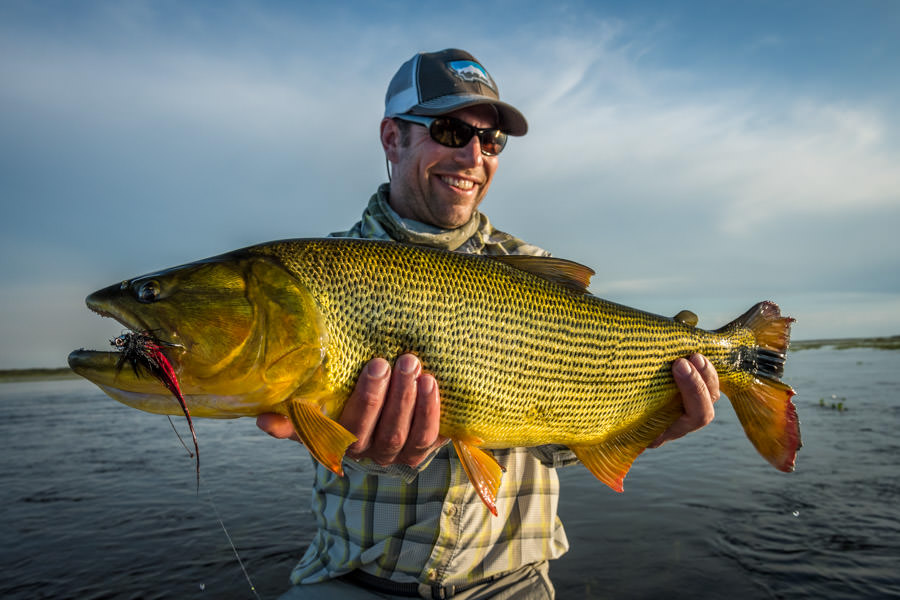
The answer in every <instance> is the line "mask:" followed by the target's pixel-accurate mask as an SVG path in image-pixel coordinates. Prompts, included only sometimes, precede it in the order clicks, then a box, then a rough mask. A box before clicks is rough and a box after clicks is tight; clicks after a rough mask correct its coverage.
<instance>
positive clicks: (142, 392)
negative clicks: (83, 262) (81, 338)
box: [68, 350, 274, 419]
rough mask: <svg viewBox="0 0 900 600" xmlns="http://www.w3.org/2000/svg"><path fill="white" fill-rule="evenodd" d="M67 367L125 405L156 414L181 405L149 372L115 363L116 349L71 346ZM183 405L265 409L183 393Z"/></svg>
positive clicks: (233, 412)
mask: <svg viewBox="0 0 900 600" xmlns="http://www.w3.org/2000/svg"><path fill="white" fill-rule="evenodd" d="M68 361H69V367H70V368H71V369H72V371H74V372H75V373H76V374H77V375H80V376H81V377H84V378H85V379H87V380H88V381H90V382H91V383H93V384H94V385H96V386H97V387H99V388H100V389H101V390H102V391H103V392H104V393H105V394H106V395H107V396H109V397H110V398H112V399H114V400H116V401H118V402H121V403H122V404H124V405H126V406H130V407H132V408H136V409H138V410H142V411H144V412H148V413H153V414H157V415H181V414H182V409H181V406H180V405H179V404H178V401H177V400H176V399H175V398H174V397H173V396H172V394H171V393H170V392H169V391H168V390H167V389H166V388H165V387H164V386H163V385H161V384H160V382H159V381H158V380H157V379H156V378H154V377H153V376H151V375H149V374H147V373H141V372H140V371H139V372H138V373H135V372H134V370H132V369H131V367H129V366H127V365H126V366H123V367H121V368H120V367H119V353H118V352H100V351H97V350H75V351H73V352H71V353H70V354H69V358H68ZM184 401H185V405H186V406H187V407H188V409H189V410H190V412H191V415H193V416H195V417H206V418H212V419H231V418H236V417H244V416H255V415H258V414H260V413H262V412H266V410H274V409H272V408H266V407H264V406H261V405H260V404H259V403H256V402H249V403H248V402H246V401H245V400H244V399H242V398H241V397H240V396H221V395H209V394H197V393H193V394H187V395H185V396H184Z"/></svg>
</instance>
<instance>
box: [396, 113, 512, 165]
mask: <svg viewBox="0 0 900 600" xmlns="http://www.w3.org/2000/svg"><path fill="white" fill-rule="evenodd" d="M394 118H395V119H400V120H401V121H408V122H410V123H416V124H418V125H424V126H425V127H427V128H428V133H429V134H431V139H433V140H434V141H435V142H437V143H438V144H440V145H441V146H447V147H448V148H463V147H465V146H466V145H468V143H469V141H470V140H471V139H472V137H474V136H476V135H477V136H478V141H479V142H480V143H481V153H482V154H484V155H485V156H497V155H498V154H500V153H501V152H502V151H503V147H504V146H506V140H507V139H508V137H509V136H507V135H506V134H505V133H504V132H502V131H500V130H499V129H494V128H486V129H481V128H478V127H473V126H472V125H469V124H468V123H466V122H465V121H460V120H459V119H457V118H454V117H420V116H419V115H397V116H396V117H394Z"/></svg>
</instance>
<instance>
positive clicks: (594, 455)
mask: <svg viewBox="0 0 900 600" xmlns="http://www.w3.org/2000/svg"><path fill="white" fill-rule="evenodd" d="M676 398H677V397H676ZM681 414H682V408H681V403H680V402H677V401H674V402H670V403H669V404H668V405H667V406H665V407H663V408H662V409H661V410H659V411H657V412H656V413H654V414H653V415H651V416H650V418H649V419H648V420H647V421H645V422H644V423H641V424H639V425H636V426H634V427H632V428H631V429H627V430H624V431H621V432H619V433H617V434H615V435H613V436H612V437H610V438H608V439H606V440H604V441H602V442H600V443H597V444H589V445H579V446H569V449H570V450H572V452H574V453H575V456H577V457H578V460H580V461H581V462H582V464H584V466H585V467H587V469H588V470H589V471H590V472H591V474H593V476H594V477H596V478H597V479H599V480H600V481H602V482H603V483H605V484H606V485H608V486H609V487H610V488H612V489H613V490H615V491H617V492H623V491H625V490H624V487H623V485H622V482H623V481H624V479H625V475H626V474H627V473H628V470H629V469H631V465H632V463H634V460H635V459H636V458H637V457H638V455H640V453H641V452H643V451H644V450H645V449H646V448H647V446H649V445H650V444H651V443H652V442H653V441H654V440H655V439H656V438H658V437H659V435H660V434H661V433H662V432H663V431H665V430H666V429H668V427H669V425H671V424H672V423H673V422H674V421H675V419H677V418H678V417H679V416H680V415H681Z"/></svg>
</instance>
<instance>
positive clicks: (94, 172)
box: [0, 0, 900, 369]
mask: <svg viewBox="0 0 900 600" xmlns="http://www.w3.org/2000/svg"><path fill="white" fill-rule="evenodd" d="M550 4H551V3H542V2H541V3H539V2H533V3H532V2H513V1H509V2H465V1H464V2H458V3H453V5H452V7H449V5H448V4H447V3H440V7H438V5H439V3H426V2H400V1H391V0H387V1H380V2H345V3H340V2H321V3H316V2H308V3H307V2H297V3H294V2H229V1H209V2H175V1H146V2H141V1H126V2H119V1H113V2H92V1H83V2H64V1H59V2H50V1H43V2H42V1H30V2H28V1H17V0H4V2H2V3H0V139H2V144H0V211H2V212H0V215H2V217H0V308H2V312H0V369H13V368H28V367H57V366H63V365H65V360H66V356H67V354H68V353H69V351H71V350H73V349H76V348H80V347H89V348H103V347H106V345H107V340H108V339H109V338H110V337H114V336H115V335H118V334H119V333H121V326H120V325H118V324H116V323H114V322H113V321H111V320H108V319H101V318H100V317H98V316H96V315H93V314H92V313H91V312H90V311H88V310H87V309H86V308H85V306H84V298H85V296H87V295H88V294H89V293H90V292H92V291H94V290H96V289H98V288H100V287H104V286H106V285H109V284H112V283H114V282H117V281H121V280H123V279H126V278H129V277H133V276H136V275H139V274H142V273H147V272H151V271H154V270H158V269H161V268H164V267H169V266H173V265H177V264H183V263H186V262H191V261H193V260H197V259H200V258H204V257H207V256H212V255H216V254H220V253H222V252H226V251H229V250H232V249H236V248H239V247H243V246H247V245H250V244H255V243H259V242H264V241H269V240H275V239H281V238H290V237H313V236H319V235H323V234H326V233H328V232H331V231H336V230H342V229H347V228H349V226H350V225H352V224H353V223H354V222H355V221H356V220H358V218H359V215H360V213H361V212H362V209H363V208H364V206H365V203H366V202H367V200H368V198H369V196H370V195H371V194H372V193H373V192H374V191H375V188H376V187H377V185H378V184H379V183H381V182H383V181H385V180H386V177H387V176H386V171H385V162H384V154H383V152H382V149H381V146H380V142H379V139H378V127H379V121H380V119H381V116H382V112H383V107H384V104H383V102H384V92H385V90H386V88H387V84H388V81H389V80H390V78H391V77H392V75H393V74H394V72H395V71H396V70H397V68H398V67H399V66H400V64H401V63H402V62H404V61H405V60H407V59H408V58H410V57H411V56H412V55H413V54H414V53H416V52H419V51H433V50H439V49H443V48H447V47H457V48H464V49H466V50H468V51H469V52H471V53H472V54H473V55H475V57H476V58H478V59H479V61H480V62H481V63H482V64H483V65H484V66H485V67H486V68H487V70H488V71H489V72H490V73H491V75H492V76H493V78H494V79H495V80H496V81H497V83H498V84H499V86H500V93H501V98H502V99H503V100H505V101H507V102H510V103H511V104H513V105H515V106H516V107H517V108H519V109H520V110H521V111H522V112H523V113H524V114H525V116H526V117H527V119H528V122H529V128H530V129H529V133H528V135H527V136H525V137H522V138H512V139H511V140H510V142H509V144H508V145H507V147H506V149H505V151H504V153H503V155H502V156H501V158H500V165H499V168H498V171H497V174H496V176H495V179H494V182H493V184H492V186H491V190H490V192H489V193H488V195H487V197H486V199H485V201H484V203H483V205H482V209H483V210H484V212H485V213H486V214H487V215H488V216H489V217H490V219H491V221H492V223H493V224H494V225H495V226H496V227H498V228H500V229H502V230H505V231H509V232H510V233H513V234H515V235H517V236H519V237H522V238H524V239H526V240H528V241H529V242H531V243H534V244H536V245H539V246H542V247H544V248H547V249H548V250H550V251H551V252H552V253H553V254H554V255H555V256H559V257H564V258H569V259H572V260H576V261H578V262H581V263H584V264H586V265H588V266H590V267H592V268H593V269H594V270H595V271H596V272H597V274H596V276H595V277H594V279H593V283H592V286H591V291H592V292H593V293H595V294H596V295H599V296H602V297H604V298H608V299H610V300H613V301H616V302H620V303H623V304H627V305H630V306H634V307H637V308H641V309H644V310H649V311H651V312H655V313H659V314H666V315H674V314H675V313H677V312H678V311H680V310H681V309H684V308H688V309H691V310H693V311H694V312H696V313H697V314H698V315H699V316H700V326H701V327H704V328H710V329H711V328H717V327H720V326H721V325H723V324H725V323H727V322H729V321H731V320H732V319H733V318H735V317H737V316H738V315H739V314H741V313H743V312H744V311H745V310H746V309H747V308H749V307H750V306H751V305H752V304H754V303H756V302H757V301H760V300H774V301H776V302H777V303H778V304H779V305H780V306H781V308H782V311H783V313H784V314H787V315H790V316H793V317H794V318H796V319H797V321H796V323H795V324H794V328H793V337H794V339H822V338H838V337H857V336H882V335H898V334H900V235H897V230H898V226H900V141H898V140H900V135H898V134H900V110H898V108H900V77H898V76H897V65H898V64H900V36H898V35H897V32H898V31H900V3H897V2H892V1H889V0H888V1H883V2H873V1H860V2H852V3H851V2H834V1H827V0H826V1H784V0H779V1H767V0H757V1H753V2H715V1H713V2H677V3H676V2H662V1H660V2H652V1H650V2H568V1H565V0H563V1H557V2H554V3H552V6H550Z"/></svg>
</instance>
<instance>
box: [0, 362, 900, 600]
mask: <svg viewBox="0 0 900 600" xmlns="http://www.w3.org/2000/svg"><path fill="white" fill-rule="evenodd" d="M785 381H787V382H788V383H789V384H791V385H792V386H793V387H794V388H795V389H796V390H797V392H798V395H797V396H796V397H795V403H796V404H797V408H798V412H799V414H800V419H801V429H802V434H803V443H804V447H803V449H802V450H801V451H800V454H799V457H798V460H797V470H796V472H794V473H792V474H784V473H780V472H778V471H776V470H774V469H773V468H771V467H770V466H768V464H767V463H765V461H763V459H761V458H760V457H759V456H758V455H757V454H756V452H755V451H754V450H753V448H752V446H751V445H750V443H749V441H747V439H746V438H745V437H744V435H743V433H742V431H741V429H740V425H739V423H738V422H737V419H736V417H735V415H734V413H733V411H732V410H731V407H730V405H729V404H728V401H727V400H725V399H724V398H723V400H722V401H721V402H720V403H719V404H718V405H717V415H716V419H715V421H714V422H713V423H712V424H711V425H710V426H709V427H707V428H705V429H703V430H702V431H700V432H697V433H695V434H693V435H690V436H688V437H687V438H685V439H682V440H678V441H676V442H673V443H671V444H668V445H666V446H664V447H663V448H661V449H658V450H652V451H647V452H645V453H644V454H643V455H641V456H640V457H639V458H638V460H637V462H636V463H635V465H634V467H633V468H632V470H631V472H630V473H629V475H628V477H627V478H626V480H625V493H624V494H616V493H614V492H612V491H610V490H609V489H608V488H606V487H605V486H603V485H602V484H600V483H599V482H598V481H596V480H595V479H594V478H593V477H592V476H591V475H590V474H589V473H588V472H587V471H586V470H585V469H583V468H581V467H571V468H568V469H564V470H562V471H561V472H560V478H561V480H562V500H561V508H560V512H561V516H562V519H563V522H564V523H565V525H566V530H567V532H568V535H569V540H570V542H571V544H572V549H571V550H570V552H569V553H568V554H567V555H566V556H564V557H563V558H562V559H560V560H558V561H555V562H554V563H553V564H552V565H551V576H552V578H553V580H554V582H555V583H556V587H557V594H558V597H559V598H562V599H564V600H567V599H570V598H572V599H580V598H615V599H616V600H622V599H629V598H635V599H638V598H640V599H643V598H723V597H728V598H737V599H740V598H754V599H755V598H792V599H793V598H801V599H805V598H809V599H813V598H815V599H817V600H819V599H822V598H827V599H832V598H848V599H849V598H854V599H858V598H887V597H900V507H898V506H900V465H898V462H900V441H898V434H897V432H898V431H900V352H898V351H884V350H874V349H852V350H835V349H831V348H823V349H817V350H804V351H798V352H792V353H791V354H790V356H789V360H788V364H787V369H786V373H785ZM838 403H842V405H843V407H844V408H845V410H843V411H839V410H837V409H832V408H831V405H832V404H835V405H837V404H838ZM823 404H824V406H823ZM182 421H183V419H177V420H176V426H177V427H178V428H179V430H181V432H182V437H184V438H185V440H186V441H189V439H190V437H189V434H187V433H186V432H185V430H184V425H183V423H182ZM195 424H196V428H197V435H198V437H199V440H200V452H201V474H202V482H201V486H200V490H199V492H198V490H197V487H196V478H195V471H194V464H193V460H192V459H191V458H189V457H188V455H187V453H186V451H185V449H184V448H183V447H182V446H181V444H180V443H179V442H178V440H177V438H176V436H175V434H174V433H173V431H172V428H171V425H170V424H169V422H168V420H167V419H166V418H165V417H158V416H155V415H148V414H145V413H141V412H139V411H135V410H133V409H130V408H127V407H125V406H122V405H120V404H118V403H117V402H115V401H113V400H111V399H110V398H108V397H107V396H105V395H104V394H103V393H102V392H100V390H99V389H97V388H96V387H94V386H93V385H92V384H90V383H88V382H86V381H82V380H45V381H26V382H8V383H0V443H2V455H0V481H2V489H0V494H2V498H0V500H2V502H0V506H2V511H3V515H2V521H3V522H4V523H6V525H5V526H4V527H3V533H2V542H3V543H2V544H0V598H4V599H10V598H12V599H19V598H21V599H25V598H28V599H36V598H54V599H56V598H79V599H86V600H90V599H100V598H104V599H107V598H116V599H118V598H123V599H124V598H135V599H136V598H146V599H153V598H187V599H191V598H198V599H199V598H205V599H209V598H216V599H219V598H224V599H231V598H234V599H239V598H241V599H242V598H254V597H255V596H254V592H253V591H251V589H250V585H249V584H248V582H247V579H246V578H245V576H244V573H243V571H242V567H241V564H240V563H239V562H238V560H237V559H236V558H235V554H234V552H233V550H232V548H231V545H230V544H229V538H228V537H227V536H226V534H225V533H224V532H223V529H222V527H221V525H220V522H219V518H221V521H222V522H224V524H225V526H226V528H227V531H228V534H229V535H230V537H231V539H232V540H233V541H234V544H235V545H236V546H237V548H238V552H239V555H240V558H241V560H242V561H243V566H244V568H246V571H247V573H248V574H249V577H250V578H251V580H252V582H253V584H254V586H255V590H256V593H257V594H258V595H259V596H260V597H262V598H265V599H269V598H276V597H277V596H278V594H279V593H280V592H281V591H283V590H284V589H285V587H286V586H287V585H288V581H287V577H288V573H289V571H290V568H291V567H292V566H293V564H294V563H295V562H296V560H297V559H298V557H299V556H300V555H301V554H302V552H303V550H304V548H305V547H306V545H307V544H308V543H309V540H310V539H311V537H312V534H313V525H312V520H311V517H310V515H309V512H308V510H307V508H306V506H307V503H308V493H309V491H308V490H309V486H308V482H309V481H310V477H311V475H310V473H311V463H310V459H309V458H308V455H307V454H306V451H305V450H304V449H303V448H302V447H300V446H299V445H297V444H295V443H293V442H287V441H279V440H273V439H271V438H269V437H268V436H266V435H265V434H263V433H262V432H260V431H259V430H258V429H257V428H256V425H255V423H254V421H253V420H252V419H239V420H233V421H213V420H204V419H197V420H196V421H195ZM188 443H189V442H188Z"/></svg>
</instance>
